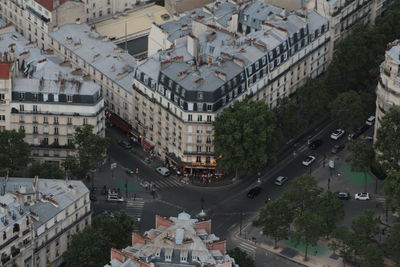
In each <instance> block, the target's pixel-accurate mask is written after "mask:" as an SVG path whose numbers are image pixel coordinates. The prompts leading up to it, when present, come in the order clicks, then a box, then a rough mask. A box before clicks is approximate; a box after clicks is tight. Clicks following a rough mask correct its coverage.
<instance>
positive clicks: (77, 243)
mask: <svg viewBox="0 0 400 267" xmlns="http://www.w3.org/2000/svg"><path fill="white" fill-rule="evenodd" d="M134 223H135V222H134V219H133V217H130V216H128V215H127V214H126V212H125V211H118V212H116V213H114V217H109V216H105V215H97V216H96V217H94V218H93V222H92V225H91V226H88V227H86V228H85V229H84V230H83V231H82V232H80V233H77V234H75V235H74V236H73V237H72V241H71V245H70V247H69V249H68V250H67V251H66V252H65V253H64V255H63V259H64V261H65V263H66V266H68V267H69V266H70V267H72V266H73V267H75V266H89V267H91V266H93V267H97V266H104V265H105V264H107V263H108V262H109V261H110V251H111V248H118V249H121V248H124V247H126V246H128V245H130V244H131V233H132V231H133V226H134Z"/></svg>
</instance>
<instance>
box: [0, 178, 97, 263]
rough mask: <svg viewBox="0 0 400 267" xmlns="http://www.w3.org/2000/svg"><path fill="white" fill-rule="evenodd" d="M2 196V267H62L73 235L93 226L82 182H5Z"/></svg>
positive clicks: (30, 180) (0, 258) (87, 192)
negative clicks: (63, 257)
mask: <svg viewBox="0 0 400 267" xmlns="http://www.w3.org/2000/svg"><path fill="white" fill-rule="evenodd" d="M3 182H4V185H5V186H2V188H1V194H0V228H1V229H0V230H1V232H2V233H3V234H2V238H1V240H0V253H1V257H0V260H1V265H2V266H59V265H60V264H61V263H62V257H61V255H62V254H63V253H64V252H65V251H66V250H67V248H68V245H69V243H70V240H71V237H72V235H74V234H75V233H77V232H79V231H81V230H83V229H84V228H85V227H86V226H87V225H89V224H90V223H91V207H90V200H89V190H88V189H87V188H86V186H85V185H84V184H83V183H82V182H81V181H63V180H53V179H38V178H33V179H32V178H9V179H8V178H5V180H4V181H3Z"/></svg>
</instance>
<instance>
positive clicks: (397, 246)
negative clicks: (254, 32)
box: [384, 223, 400, 266]
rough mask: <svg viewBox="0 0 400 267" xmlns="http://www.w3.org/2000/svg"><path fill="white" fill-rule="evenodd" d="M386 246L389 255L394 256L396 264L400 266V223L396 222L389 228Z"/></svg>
mask: <svg viewBox="0 0 400 267" xmlns="http://www.w3.org/2000/svg"><path fill="white" fill-rule="evenodd" d="M384 248H385V251H386V252H387V253H389V255H391V256H392V257H394V261H395V262H396V266H400V223H395V224H393V225H392V227H390V228H389V235H388V237H386V240H385V243H384Z"/></svg>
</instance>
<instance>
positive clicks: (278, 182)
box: [274, 176, 288, 185]
mask: <svg viewBox="0 0 400 267" xmlns="http://www.w3.org/2000/svg"><path fill="white" fill-rule="evenodd" d="M287 180H288V178H287V177H285V176H278V177H276V178H275V181H274V184H276V185H283V184H284V183H285V182H286V181H287Z"/></svg>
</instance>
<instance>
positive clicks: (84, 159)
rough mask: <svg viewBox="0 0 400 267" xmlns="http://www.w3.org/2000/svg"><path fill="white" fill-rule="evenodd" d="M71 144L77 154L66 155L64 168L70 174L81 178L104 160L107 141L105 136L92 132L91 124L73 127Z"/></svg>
mask: <svg viewBox="0 0 400 267" xmlns="http://www.w3.org/2000/svg"><path fill="white" fill-rule="evenodd" d="M73 144H74V146H75V147H76V149H77V155H76V156H68V157H67V158H66V160H65V162H64V168H65V169H66V170H67V171H68V172H70V174H72V175H74V176H76V177H78V178H81V179H82V178H83V177H85V175H86V174H87V173H88V172H89V171H90V170H93V169H95V168H96V167H98V165H99V164H100V163H101V162H103V161H104V159H105V157H106V149H107V147H108V145H109V143H108V141H107V139H106V138H104V137H102V136H99V135H96V134H94V133H93V126H91V125H85V126H83V127H77V128H75V133H74V139H73Z"/></svg>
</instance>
